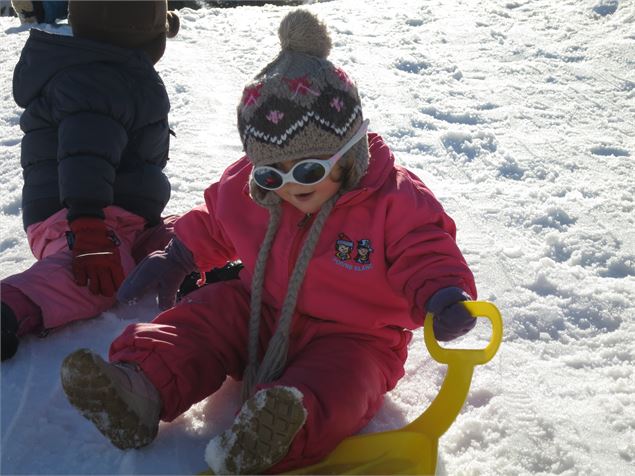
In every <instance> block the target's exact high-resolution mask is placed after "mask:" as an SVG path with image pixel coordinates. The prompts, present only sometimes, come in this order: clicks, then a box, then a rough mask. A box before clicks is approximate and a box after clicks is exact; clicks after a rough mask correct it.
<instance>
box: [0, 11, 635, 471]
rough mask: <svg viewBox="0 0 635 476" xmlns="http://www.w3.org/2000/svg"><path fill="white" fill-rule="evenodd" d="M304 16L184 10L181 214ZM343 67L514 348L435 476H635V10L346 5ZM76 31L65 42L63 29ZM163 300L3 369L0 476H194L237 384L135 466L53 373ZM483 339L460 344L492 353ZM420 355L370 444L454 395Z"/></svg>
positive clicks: (479, 385) (482, 390)
mask: <svg viewBox="0 0 635 476" xmlns="http://www.w3.org/2000/svg"><path fill="white" fill-rule="evenodd" d="M290 8H292V7H280V6H269V5H268V6H263V7H239V8H235V9H214V8H203V9H200V10H196V11H194V10H182V11H181V15H180V16H181V22H182V24H181V32H180V34H179V36H178V37H177V38H176V39H175V40H173V41H170V42H169V45H168V50H167V53H166V56H165V57H164V58H163V59H162V61H161V62H160V63H159V64H158V69H159V71H160V73H161V75H162V77H163V79H164V81H165V83H166V85H167V88H168V92H169V94H170V97H171V101H172V113H171V115H170V122H171V125H172V128H173V129H174V130H175V131H176V133H177V137H176V139H175V140H174V141H173V149H172V152H171V157H172V160H171V161H170V163H169V166H168V169H167V173H168V174H169V176H170V177H171V180H172V184H173V198H172V200H171V202H170V204H169V206H168V209H167V211H166V212H170V213H181V212H184V211H186V210H187V209H189V208H190V207H191V206H193V205H194V204H196V203H198V202H199V201H200V199H201V197H202V191H203V190H204V188H205V187H206V186H207V185H208V184H209V183H210V182H211V181H213V180H214V179H216V178H217V177H218V176H219V174H220V172H221V171H222V170H223V168H224V167H225V166H226V165H228V164H229V163H231V162H232V161H234V160H235V159H236V158H238V157H239V156H240V154H241V147H240V142H239V138H238V134H237V132H236V124H235V106H236V104H237V102H238V99H239V97H240V92H241V89H242V85H243V84H244V83H245V82H246V81H247V80H248V79H249V78H251V77H252V76H254V75H255V74H256V73H257V72H258V71H259V69H260V67H262V66H263V65H264V64H265V63H267V62H269V61H270V60H271V59H272V58H273V57H274V56H275V54H277V52H278V43H277V37H276V35H275V33H274V32H275V31H276V29H277V25H278V23H279V21H280V19H281V18H282V16H283V15H284V14H285V13H286V12H287V11H288V10H289V9H290ZM307 8H309V9H311V10H313V11H315V12H316V13H318V14H319V15H320V16H321V17H322V18H323V19H324V20H325V22H326V23H327V24H328V25H329V26H330V29H331V32H332V36H333V38H334V48H333V51H332V54H331V60H332V61H333V62H335V63H337V64H340V65H341V66H342V67H343V68H344V69H345V70H346V71H347V72H348V73H349V75H350V76H352V77H353V78H355V79H356V81H357V83H358V86H359V89H360V92H361V95H362V103H363V107H364V114H365V116H366V117H369V118H370V120H371V128H372V129H373V130H374V131H377V132H379V133H380V134H382V135H383V137H384V138H385V139H386V140H387V142H388V143H389V144H390V145H391V147H392V148H393V150H394V152H395V155H396V157H397V160H398V161H399V162H400V163H401V164H404V165H406V166H408V167H410V168H411V169H412V170H413V171H414V172H415V173H417V174H418V175H419V176H421V177H422V178H423V180H424V181H425V182H426V183H427V184H428V185H429V186H430V187H431V188H432V190H434V192H435V193H436V195H437V196H438V198H439V199H440V200H441V201H442V203H443V204H444V205H445V207H446V209H447V210H448V211H449V213H450V214H451V215H452V216H453V217H454V218H455V220H456V222H457V225H458V230H459V235H458V239H459V244H460V246H461V248H462V249H463V251H464V252H465V254H466V257H467V259H468V261H469V262H470V264H471V265H472V267H473V270H474V272H475V274H476V278H477V284H478V286H479V290H480V298H481V299H485V300H491V301H493V302H494V303H496V305H497V306H498V307H499V308H500V310H501V311H502V313H503V317H504V322H505V333H504V342H503V345H502V346H501V349H500V351H499V353H498V355H497V356H496V357H495V359H494V360H493V361H492V362H490V363H489V364H488V365H486V366H484V367H479V368H477V369H476V371H475V375H474V380H473V385H472V389H471V392H470V395H469V397H468V400H467V403H466V405H465V407H464V409H463V410H462V412H461V414H460V415H459V417H458V418H457V420H456V422H455V424H454V425H453V426H452V427H451V428H450V429H449V430H448V432H447V433H446V434H445V435H444V436H443V437H442V439H441V441H440V447H439V458H440V465H439V469H438V473H439V474H451V475H455V474H474V475H476V474H509V475H516V474H567V475H573V474H584V475H604V474H615V475H626V474H633V467H634V462H635V371H634V361H635V355H634V354H635V346H634V344H633V341H634V338H635V325H634V323H633V314H634V311H635V306H634V304H633V303H634V302H635V226H634V221H635V213H634V209H635V185H634V183H635V181H634V178H635V172H634V170H635V168H634V166H633V161H634V160H635V73H634V71H635V5H634V3H633V2H632V1H630V0H562V1H559V2H553V1H549V0H533V1H530V0H483V1H478V2H477V1H468V0H463V1H461V0H425V1H423V0H403V1H399V2H396V1H380V0H367V1H364V2H359V1H353V0H350V1H347V0H341V1H331V2H323V3H316V4H312V5H309V6H307ZM47 29H48V30H50V31H59V32H61V33H65V32H66V33H67V30H68V27H66V26H60V27H58V28H53V27H50V26H49V27H47ZM0 31H1V32H2V33H1V35H2V40H1V41H0V101H1V104H2V107H1V108H0V133H1V134H0V137H1V138H0V183H2V185H3V192H2V194H1V196H0V229H1V230H2V235H1V237H0V263H1V268H0V269H1V271H0V277H6V276H9V275H11V274H13V273H15V272H19V271H20V270H22V269H24V268H25V267H27V266H29V265H30V263H32V262H33V257H32V255H31V253H30V250H29V249H28V246H27V244H26V240H25V235H24V232H23V231H22V228H21V219H20V190H21V170H20V167H19V156H20V139H21V131H20V129H19V126H18V124H19V122H18V121H19V116H20V112H21V110H20V109H19V108H18V107H17V106H16V105H15V103H14V102H13V99H12V93H11V81H12V71H13V67H14V65H15V63H16V62H17V59H18V57H19V53H20V49H21V47H22V45H23V43H24V41H25V40H26V38H27V35H28V31H27V28H26V27H21V26H19V24H18V23H17V19H15V18H7V17H0ZM155 312H156V306H155V305H154V303H152V302H151V301H150V300H146V301H144V302H143V303H142V304H141V305H140V306H139V307H138V308H136V309H134V310H130V309H124V308H119V307H117V308H114V309H113V310H111V311H109V312H106V313H104V314H103V315H101V316H99V317H97V318H96V319H94V320H91V321H88V322H84V323H80V324H77V325H73V326H70V327H68V328H65V329H62V330H59V331H57V332H55V333H52V334H51V335H49V336H48V337H47V338H44V339H39V338H28V339H26V340H24V342H23V343H22V345H21V348H20V351H19V354H18V356H16V358H15V359H13V360H12V361H9V362H5V363H3V364H2V368H1V373H2V376H1V397H2V402H1V414H0V416H1V420H2V421H1V428H2V440H1V447H0V449H1V453H2V456H1V460H0V463H1V468H0V471H1V472H2V474H131V473H139V474H194V473H196V472H198V471H200V470H201V469H203V468H204V460H203V452H204V448H205V446H206V444H207V442H208V441H209V439H210V438H211V437H212V436H213V435H216V434H218V433H220V432H221V431H222V430H224V429H225V428H226V427H227V426H229V424H230V422H231V420H232V417H233V414H234V412H235V410H236V407H237V405H238V390H239V388H238V384H237V383H235V382H228V383H227V384H226V385H225V386H224V387H223V388H222V389H221V391H220V392H219V393H218V394H217V395H215V396H214V397H211V398H209V399H207V400H205V401H203V402H201V403H200V404H198V405H196V406H194V407H193V408H192V409H190V410H189V411H188V412H187V413H186V414H184V415H183V416H182V417H180V418H179V419H177V420H176V421H174V422H172V423H169V424H162V426H161V429H160V434H159V438H158V439H157V440H156V441H155V442H154V443H153V444H152V445H150V446H149V447H147V448H145V449H143V450H140V451H127V452H121V451H119V450H117V449H116V448H114V447H112V446H111V445H110V444H109V443H108V442H107V441H106V440H105V439H104V438H103V437H102V436H101V434H99V433H98V432H97V431H96V430H95V429H94V428H93V427H92V425H91V424H90V423H89V422H88V421H85V420H84V419H83V418H82V417H81V416H80V415H79V414H78V413H77V412H76V411H75V410H74V409H73V408H71V407H70V405H69V404H68V403H67V401H66V399H65V397H64V394H63V392H62V390H61V387H60V384H59V365H60V362H61V360H62V359H63V358H64V356H65V355H67V354H68V353H69V352H71V351H73V350H75V349H76V348H78V347H90V348H92V349H94V350H96V351H98V352H101V353H102V354H106V352H107V349H108V345H109V343H110V342H111V340H112V339H113V338H114V337H115V336H116V335H118V333H119V332H120V331H121V330H122V329H123V328H124V327H125V326H126V325H127V324H128V323H129V322H131V321H133V320H149V319H151V318H152V316H153V314H154V313H155ZM487 336H488V329H487V326H481V325H479V327H478V328H477V330H476V332H475V333H473V334H471V335H469V336H467V337H466V338H464V339H462V340H461V342H460V343H459V345H460V346H465V347H478V346H481V345H482V344H483V342H485V340H486V339H487ZM443 376H444V371H443V368H442V367H441V366H439V365H438V364H436V363H434V362H433V361H431V360H430V359H429V358H428V355H427V352H426V351H425V348H424V346H423V344H422V342H421V339H420V338H419V339H416V340H415V341H414V342H413V344H412V349H411V357H410V359H409V361H408V368H407V376H406V377H405V378H404V379H403V381H402V382H401V383H400V385H399V386H398V387H397V388H396V389H395V390H394V391H393V392H391V393H390V394H389V395H388V396H387V398H386V403H385V406H384V408H383V409H382V411H381V412H380V413H379V414H378V415H377V417H376V418H375V419H374V420H373V422H371V424H370V425H369V427H368V428H367V429H366V431H377V430H383V429H387V428H394V427H399V426H401V425H403V424H404V423H405V422H407V421H410V420H412V419H413V418H415V417H416V416H417V415H419V414H420V413H421V412H422V411H423V409H424V408H425V407H426V406H427V404H428V403H429V402H430V401H431V399H432V398H433V397H434V396H435V395H436V393H437V391H438V388H439V385H440V383H441V381H442V380H443Z"/></svg>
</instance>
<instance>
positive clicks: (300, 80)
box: [238, 10, 369, 400]
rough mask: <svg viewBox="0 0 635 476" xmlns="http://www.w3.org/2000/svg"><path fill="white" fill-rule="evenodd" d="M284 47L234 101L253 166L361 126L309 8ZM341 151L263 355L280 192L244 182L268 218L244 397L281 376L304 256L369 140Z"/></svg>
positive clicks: (354, 177)
mask: <svg viewBox="0 0 635 476" xmlns="http://www.w3.org/2000/svg"><path fill="white" fill-rule="evenodd" d="M278 35H279V36H280V43H281V44H282V51H281V52H280V53H279V54H278V56H277V57H276V59H274V60H273V62H271V63H270V64H268V65H267V66H266V67H265V68H264V69H263V70H262V71H261V72H260V73H259V74H258V75H257V76H256V78H255V79H254V80H253V82H252V83H250V84H249V85H247V87H246V88H245V90H244V92H243V96H242V99H241V101H240V104H239V105H238V130H239V132H240V137H241V139H242V142H243V146H244V148H245V152H246V153H247V156H248V158H249V160H250V161H251V163H252V164H253V165H254V166H259V165H270V164H274V163H277V162H282V161H285V160H294V159H300V158H305V157H315V156H322V155H327V156H331V155H334V154H335V153H336V152H337V151H338V150H340V149H341V148H342V146H343V145H345V144H346V143H347V142H348V140H349V139H350V138H351V137H352V136H354V135H355V133H356V132H357V131H358V130H359V129H360V127H361V125H362V122H363V117H362V108H361V105H360V100H359V96H358V94H357V88H356V87H355V85H354V84H353V82H352V81H351V80H350V79H349V78H348V76H347V75H346V73H344V71H342V70H341V69H340V68H337V67H335V66H333V64H332V63H331V62H330V61H328V60H327V59H326V57H327V56H328V53H329V51H330V49H331V39H330V37H329V35H328V32H327V30H326V27H325V26H324V24H322V23H321V22H320V21H319V20H318V19H317V18H316V17H315V16H314V15H313V14H312V13H310V12H308V11H306V10H295V11H292V12H291V13H289V14H288V15H287V16H286V17H285V18H284V19H283V20H282V22H281V24H280V28H279V30H278ZM345 157H352V164H351V166H350V168H349V169H348V170H347V171H346V172H345V174H346V180H345V181H344V182H343V183H342V187H340V190H339V191H338V193H336V194H335V195H334V196H333V197H331V198H330V199H329V200H327V201H326V203H324V204H323V205H322V207H321V208H320V211H319V212H318V214H317V216H316V217H315V219H314V221H313V224H312V225H311V228H310V229H309V231H308V232H307V235H306V239H305V241H304V243H303V245H302V249H301V250H300V253H299V254H298V258H297V260H296V263H295V265H294V268H293V272H292V273H291V277H290V278H289V286H288V288H287V293H286V296H285V298H284V302H283V304H282V308H281V309H280V317H279V319H278V324H277V328H276V331H275V333H274V334H273V336H272V338H271V340H270V341H269V345H268V346H267V349H266V352H265V355H264V357H263V358H262V361H261V362H259V361H258V347H259V346H258V341H259V339H258V336H259V329H260V311H261V301H262V289H263V284H264V278H265V269H266V264H267V259H268V257H269V252H270V250H271V246H272V244H273V240H274V238H275V236H276V231H277V230H278V226H279V224H280V217H281V207H280V200H281V199H280V198H279V197H278V195H276V194H275V193H274V192H271V191H267V190H264V189H263V188H261V187H259V186H258V185H256V184H255V182H254V180H253V179H251V181H250V184H249V185H250V192H251V197H252V198H253V200H254V201H255V202H257V203H259V204H260V205H262V206H265V207H267V208H268V210H269V224H268V227H267V231H266V233H265V237H264V239H263V242H262V245H261V246H260V250H259V252H258V258H257V260H256V264H255V266H254V273H253V277H252V283H251V315H250V320H249V349H248V351H249V360H248V364H247V368H246V369H245V373H244V378H243V399H245V400H246V399H247V398H249V397H250V396H251V394H252V393H253V391H254V388H255V386H256V385H257V384H259V383H264V382H271V381H273V380H275V379H276V378H277V377H279V376H280V375H281V374H282V372H283V371H284V368H285V367H286V362H287V351H288V348H289V331H290V329H291V321H292V319H293V315H294V312H295V305H296V301H297V298H298V294H299V292H300V287H301V286H302V281H303V280H304V275H305V273H306V270H307V267H308V265H309V261H310V260H311V257H312V256H313V251H314V249H315V246H316V244H317V242H318V239H319V237H320V233H321V232H322V228H323V227H324V223H325V222H326V220H327V218H328V216H329V215H330V213H331V210H332V209H333V207H334V206H335V202H336V201H337V199H338V198H339V197H340V196H341V194H342V193H343V192H346V191H347V190H349V189H352V188H354V187H355V186H356V185H357V184H358V183H359V181H360V180H361V178H362V176H363V175H364V174H365V173H366V169H367V168H368V160H369V154H368V139H367V137H366V136H364V137H363V138H362V139H361V140H360V141H358V142H357V143H356V144H355V145H354V146H353V148H352V149H351V150H350V151H349V152H348V153H347V154H346V156H345Z"/></svg>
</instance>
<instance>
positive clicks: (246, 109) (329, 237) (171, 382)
mask: <svg viewBox="0 0 635 476" xmlns="http://www.w3.org/2000/svg"><path fill="white" fill-rule="evenodd" d="M279 35H280V40H281V44H282V51H281V53H280V54H279V55H278V56H277V58H276V59H275V60H274V61H273V62H272V63H270V64H269V65H267V66H266V67H265V68H264V69H263V70H262V72H261V73H259V74H258V75H257V76H256V77H255V79H254V80H253V82H251V83H250V84H249V85H247V87H246V88H245V89H244V92H243V95H242V99H241V101H240V104H239V106H238V129H239V132H240V135H241V139H242V142H243V146H244V148H245V152H246V156H245V157H243V158H241V159H240V160H238V161H237V162H235V163H233V164H232V165H230V166H229V167H228V168H227V169H226V170H225V172H224V173H223V175H222V177H221V178H220V180H219V181H218V182H217V183H214V184H212V185H211V186H210V187H209V188H208V189H207V190H206V191H205V203H204V204H203V205H200V206H198V207H196V208H194V209H193V210H191V211H190V212H188V213H186V214H185V215H184V216H182V217H181V218H180V219H179V220H178V221H177V223H176V227H175V232H176V235H177V237H176V238H175V239H173V240H172V242H171V244H170V245H169V246H168V247H167V248H166V250H165V251H163V252H157V253H154V254H152V255H150V256H149V257H148V258H146V259H145V260H144V261H143V262H142V263H141V264H140V265H139V266H138V267H137V268H136V270H135V271H134V272H133V273H132V274H131V275H130V276H129V277H128V278H127V280H126V282H125V283H124V285H123V286H122V288H121V289H120V291H119V298H120V299H121V300H123V301H133V300H134V299H135V298H137V297H139V296H140V295H142V294H143V293H144V292H146V291H148V290H152V291H154V292H157V293H158V294H159V297H160V300H162V301H163V302H164V303H166V304H169V303H170V300H171V299H173V296H174V293H175V291H176V289H177V287H178V283H179V282H180V280H181V279H182V277H183V276H184V275H185V273H188V272H190V271H191V270H192V269H194V268H199V269H203V270H205V269H210V268H212V267H218V266H222V265H223V264H225V263H226V262H227V261H230V260H235V259H238V258H239V259H240V260H242V262H243V264H244V270H243V271H242V272H241V276H240V280H236V281H226V282H221V283H214V284H211V285H207V286H203V287H201V288H200V289H198V290H196V291H194V292H192V293H191V294H189V295H187V296H186V297H185V298H184V299H182V300H181V302H179V303H178V304H177V305H176V306H175V307H173V308H171V309H168V310H166V311H165V312H163V313H162V314H160V315H159V316H158V317H156V318H155V319H154V320H153V321H152V322H151V323H145V324H135V325H131V326H129V327H128V328H127V329H126V330H125V331H124V333H123V334H122V335H121V336H120V337H118V338H117V339H116V340H115V341H114V342H113V343H112V346H111V349H110V356H109V357H110V361H111V362H112V363H106V362H105V361H104V360H102V359H101V358H100V357H99V356H98V355H96V354H94V353H92V352H90V351H88V350H84V349H82V350H78V351H76V352H74V353H73V354H71V355H70V356H68V357H67V358H66V360H65V362H64V364H63V367H62V384H63V387H64V390H65V392H66V393H67V395H68V397H69V400H70V401H71V403H72V404H73V405H75V406H76V407H78V408H79V409H80V410H81V411H82V413H83V414H84V416H86V417H87V418H89V419H91V420H92V421H93V422H94V423H95V425H96V426H97V427H98V429H99V430H100V431H101V432H102V433H104V434H105V435H106V436H107V437H108V438H109V439H110V440H111V441H112V442H113V443H114V444H115V445H116V446H118V447H120V448H133V447H134V448H136V447H140V446H143V445H146V444H148V443H150V442H151V441H152V440H153V439H154V437H155V435H156V433H157V427H158V422H159V420H160V419H162V420H165V421H171V420H173V419H174V418H176V417H177V416H179V415H180V414H182V413H183V412H185V411H186V410H187V409H188V408H189V407H190V406H191V405H192V404H194V403H196V402H199V401H200V400H202V399H204V398H206V397H207V396H208V395H210V394H212V393H214V392H215V391H216V390H218V388H219V387H220V386H221V384H222V383H223V381H224V380H225V378H226V377H227V376H228V375H229V376H231V377H233V378H234V379H238V380H242V381H243V398H244V401H245V402H244V405H243V407H242V409H241V410H240V412H239V413H238V415H237V416H236V419H235V421H234V423H233V425H232V427H231V428H229V429H227V430H226V431H225V432H224V433H222V434H221V435H218V436H217V437H215V438H214V439H212V441H211V442H210V444H209V445H208V447H207V451H206V455H205V458H206V461H207V463H208V464H209V465H210V467H211V468H212V470H213V471H214V472H215V473H216V474H219V473H230V474H236V473H241V474H254V473H260V472H263V471H267V472H282V471H286V470H291V469H293V468H297V467H300V466H305V465H309V464H312V463H315V462H318V461H319V460H321V459H322V458H324V457H325V456H326V455H327V454H328V453H329V452H330V451H332V450H333V449H334V448H335V446H337V444H338V443H339V442H340V441H342V440H343V439H344V438H346V437H348V436H350V435H352V434H354V433H356V432H358V431H359V430H360V429H362V428H363V427H364V426H365V425H366V424H367V423H368V422H369V420H370V419H371V418H373V416H374V415H375V414H376V412H377V411H378V409H379V408H380V407H381V405H382V402H383V398H384V395H385V393H386V392H388V391H389V390H391V389H392V388H394V386H395V385H396V383H397V382H398V380H399V379H400V378H401V377H402V376H403V375H404V362H405V361H406V356H407V347H408V343H409V342H410V339H411V330H413V329H416V328H418V327H420V326H421V325H422V324H423V319H424V316H425V314H426V312H427V311H431V312H434V314H435V315H436V319H435V332H436V336H437V338H438V339H441V340H450V339H453V338H456V337H458V336H460V335H463V334H465V333H466V332H468V331H469V330H470V329H471V328H472V327H473V326H474V319H473V318H472V317H471V316H470V315H469V313H468V312H467V311H466V310H465V308H464V307H463V305H462V304H461V302H462V301H465V300H468V299H471V298H475V297H476V289H475V285H474V280H473V276H472V273H471V272H470V270H469V268H468V266H467V264H466V262H465V259H464V258H463V256H462V254H461V252H460V250H459V249H458V247H457V244H456V242H455V231H456V230H455V225H454V222H453V221H452V219H451V218H450V217H448V215H446V213H445V212H444V210H443V208H442V206H441V205H440V204H439V202H438V201H437V200H436V199H435V197H434V196H433V194H432V192H430V190H428V188H427V187H426V186H425V185H424V184H423V183H422V182H421V181H420V180H419V179H418V178H417V177H416V176H415V175H413V174H412V173H410V172H409V171H408V170H406V169H404V168H403V167H400V166H399V165H397V164H395V160H394V157H393V155H392V153H391V151H390V149H389V148H388V146H387V145H386V143H385V142H384V141H383V139H382V138H381V137H380V136H379V135H377V134H375V133H367V125H368V121H365V120H364V119H363V116H362V109H361V104H360V99H359V96H358V92H357V89H356V86H355V84H354V83H353V82H352V81H351V79H350V78H349V77H348V76H347V75H346V73H345V72H344V71H343V70H342V69H340V68H337V67H336V66H334V65H333V64H332V63H331V62H330V61H328V60H327V59H326V58H327V56H328V53H329V51H330V46H331V43H330V38H329V36H328V33H327V31H326V27H325V26H324V25H323V24H322V23H320V22H319V21H318V20H317V19H316V18H315V17H314V16H313V15H312V14H311V13H309V12H307V11H304V10H296V11H294V12H292V13H289V14H288V15H287V16H286V17H285V18H284V19H283V21H282V23H281V25H280V29H279ZM104 381H106V382H109V383H108V384H107V385H105V386H104V385H103V382H104ZM92 382H94V384H92ZM98 382H101V384H98ZM124 417H125V418H124Z"/></svg>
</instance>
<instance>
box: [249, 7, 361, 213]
mask: <svg viewBox="0 0 635 476" xmlns="http://www.w3.org/2000/svg"><path fill="white" fill-rule="evenodd" d="M278 36H279V38H280V44H281V46H282V51H281V52H280V53H279V54H278V56H277V57H276V58H275V59H274V60H273V61H272V62H271V63H269V64H268V65H267V66H266V67H265V68H264V69H263V70H262V71H261V72H260V73H259V74H258V75H257V76H256V77H255V78H254V79H253V81H252V82H251V83H249V84H248V85H247V86H246V87H245V89H244V91H243V95H242V99H241V101H240V104H239V105H238V131H239V132H240V137H241V140H242V142H243V146H244V149H245V152H246V154H247V156H248V157H249V159H250V160H251V162H252V163H253V164H254V166H258V165H271V164H274V163H276V162H282V161H285V160H294V159H300V158H305V157H316V156H322V155H328V156H330V155H333V154H334V153H335V152H337V151H338V150H339V149H340V148H341V147H342V146H343V145H344V144H345V143H346V142H347V141H348V139H350V138H351V136H353V135H354V134H355V132H357V130H358V129H359V127H360V125H361V123H362V121H363V117H362V107H361V104H360V100H359V95H358V93H357V88H356V87H355V84H354V83H353V81H351V79H350V78H349V77H348V76H347V74H346V73H345V72H344V71H343V70H342V69H341V68H338V67H336V66H334V65H333V63H331V62H330V61H328V60H327V59H326V58H327V56H328V54H329V52H330V50H331V38H330V37H329V33H328V31H327V29H326V26H325V25H324V24H323V23H322V22H320V21H319V20H318V19H317V18H316V17H315V16H314V15H313V14H312V13H311V12H309V11H307V10H295V11H293V12H291V13H289V14H288V15H287V16H286V17H285V18H284V19H283V20H282V22H281V23H280V28H279V30H278ZM352 151H353V152H352V154H353V155H354V157H355V158H354V161H353V166H352V168H351V170H350V171H349V175H348V180H347V182H346V186H347V188H348V189H350V188H353V187H354V186H355V185H357V183H358V182H359V180H360V179H361V177H362V176H363V175H364V173H365V172H366V169H367V167H368V140H367V139H366V138H365V137H364V138H363V139H362V140H360V141H359V142H358V143H357V144H356V145H355V146H354V147H353V149H352ZM250 191H251V194H252V197H253V198H254V200H256V202H258V203H260V204H262V205H265V206H267V205H271V204H274V203H278V202H279V199H277V196H276V195H275V194H273V193H269V192H267V191H266V190H263V189H261V188H260V187H258V186H257V185H256V184H255V183H253V180H252V182H251V184H250ZM267 195H268V196H267Z"/></svg>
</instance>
